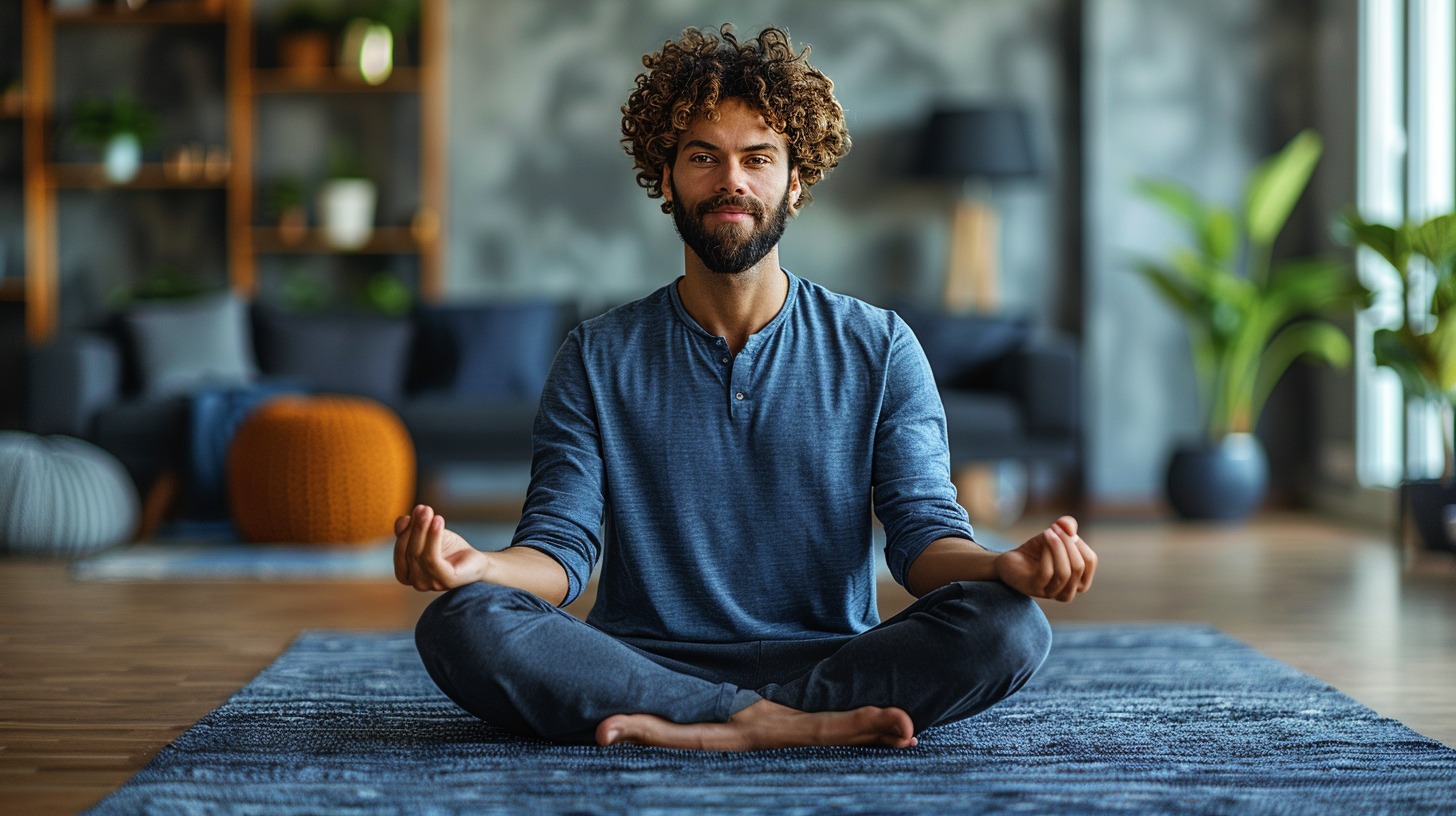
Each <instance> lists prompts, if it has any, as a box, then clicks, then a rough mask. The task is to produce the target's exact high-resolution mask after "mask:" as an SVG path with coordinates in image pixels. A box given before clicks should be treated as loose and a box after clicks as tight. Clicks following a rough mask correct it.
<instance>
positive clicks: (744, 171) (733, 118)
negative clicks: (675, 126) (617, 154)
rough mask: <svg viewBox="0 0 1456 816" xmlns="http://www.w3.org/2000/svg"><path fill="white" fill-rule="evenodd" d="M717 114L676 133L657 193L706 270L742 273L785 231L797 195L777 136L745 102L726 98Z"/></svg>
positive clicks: (793, 176)
mask: <svg viewBox="0 0 1456 816" xmlns="http://www.w3.org/2000/svg"><path fill="white" fill-rule="evenodd" d="M718 112H719V119H718V121H716V122H710V121H708V120H707V119H706V118H701V117H700V118H699V119H698V120H697V121H696V122H694V124H693V125H692V126H690V127H689V128H688V129H687V130H686V131H684V132H683V135H682V139H681V140H680V141H679V142H678V152H677V159H676V161H675V162H674V163H673V165H672V166H671V167H669V168H666V170H665V172H664V175H665V176H666V179H665V180H666V182H667V184H666V185H664V188H663V189H664V192H665V193H666V194H667V197H668V201H669V203H670V204H671V205H672V217H673V223H674V224H675V225H676V226H677V232H678V235H680V236H682V239H683V243H685V244H687V245H688V247H689V248H690V249H692V251H693V252H694V253H696V254H697V256H698V258H699V259H700V260H701V261H702V262H703V265H704V266H706V267H707V268H708V269H709V270H710V271H712V272H717V273H720V274H725V275H726V274H734V273H737V272H742V271H744V270H745V269H748V268H750V267H752V266H753V265H754V264H757V263H758V262H759V261H761V260H763V258H764V256H766V255H767V254H768V253H769V252H770V251H771V250H773V248H774V247H775V246H777V245H778V242H779V238H781V237H782V236H783V234H784V227H785V225H786V224H787V223H788V215H789V207H790V205H791V204H792V203H793V202H794V201H797V200H798V197H799V178H798V174H797V173H796V172H794V171H793V170H792V168H790V167H789V166H788V164H789V162H788V147H787V144H786V142H785V140H784V137H783V135H782V134H780V133H777V132H776V131H774V130H773V129H772V128H770V127H768V125H766V124H764V121H763V117H762V116H761V115H760V114H759V113H758V111H757V110H756V109H755V108H753V107H752V106H751V105H749V104H748V103H746V102H744V101H742V100H738V99H730V100H727V101H725V102H724V103H723V104H721V105H719V107H718Z"/></svg>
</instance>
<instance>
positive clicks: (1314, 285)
mask: <svg viewBox="0 0 1456 816" xmlns="http://www.w3.org/2000/svg"><path fill="white" fill-rule="evenodd" d="M1372 297H1373V295H1372V293H1371V292H1370V290H1368V289H1366V288H1365V287H1364V286H1363V285H1362V284H1361V283H1360V282H1359V281H1358V280H1356V279H1355V276H1354V275H1353V274H1352V273H1351V270H1350V268H1349V266H1347V265H1346V264H1345V263H1344V262H1343V261H1339V260H1335V259H1332V258H1298V259H1294V260H1289V261H1284V262H1281V263H1280V264H1278V265H1276V266H1275V267H1274V272H1273V274H1272V275H1271V276H1270V282H1269V288H1268V289H1267V290H1266V291H1265V293H1264V300H1265V302H1266V303H1268V304H1270V307H1271V308H1272V309H1274V310H1276V311H1278V312H1279V313H1280V316H1279V318H1278V319H1279V321H1280V322H1283V321H1284V320H1287V319H1289V318H1291V317H1295V316H1297V315H1298V314H1300V313H1303V312H1322V311H1325V310H1327V309H1333V308H1343V307H1351V308H1357V309H1363V308H1366V307H1368V306H1369V305H1370V301H1371V299H1372Z"/></svg>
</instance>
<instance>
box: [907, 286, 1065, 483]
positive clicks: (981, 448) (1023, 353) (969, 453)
mask: <svg viewBox="0 0 1456 816" xmlns="http://www.w3.org/2000/svg"><path fill="white" fill-rule="evenodd" d="M896 311H897V312H898V313H899V314H900V316H901V317H902V318H903V319H904V320H905V322H906V324H907V325H909V326H910V328H911V330H913V331H914V332H915V336H916V338H917V339H919V340H920V345H921V347H922V348H924V349H925V356H926V358H927V359H928V360H929V362H930V368H931V371H932V372H933V373H934V374H935V380H936V384H937V385H938V386H939V389H940V398H941V401H942V402H943V403H944V405H945V418H946V428H947V432H948V435H949V437H950V458H951V465H952V466H953V467H959V466H961V465H965V464H969V463H973V462H983V461H991V460H1017V461H1022V462H1036V463H1044V464H1048V465H1057V466H1063V467H1065V466H1071V465H1074V464H1076V463H1077V462H1079V461H1080V458H1081V437H1082V408H1081V361H1080V354H1079V350H1078V346H1077V344H1076V343H1075V342H1074V341H1073V340H1071V339H1070V338H1067V337H1061V336H1057V335H1055V334H1052V333H1049V332H1046V331H1043V330H1040V329H1038V328H1037V326H1036V321H1034V320H1032V319H1031V318H1029V317H1026V316H1007V315H984V314H959V315H957V314H946V313H944V312H941V311H939V310H937V309H933V308H926V307H922V306H917V305H915V304H900V305H898V306H897V307H896Z"/></svg>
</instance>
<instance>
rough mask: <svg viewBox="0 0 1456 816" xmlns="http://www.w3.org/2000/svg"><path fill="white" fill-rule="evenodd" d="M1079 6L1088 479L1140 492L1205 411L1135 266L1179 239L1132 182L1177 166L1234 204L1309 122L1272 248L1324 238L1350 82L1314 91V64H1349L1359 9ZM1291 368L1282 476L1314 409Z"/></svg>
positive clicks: (1343, 164)
mask: <svg viewBox="0 0 1456 816" xmlns="http://www.w3.org/2000/svg"><path fill="white" fill-rule="evenodd" d="M1341 5H1344V6H1351V5H1353V4H1352V3H1344V4H1341ZM1346 11H1347V12H1348V9H1347V10H1346ZM1086 14H1087V17H1086V21H1085V29H1084V36H1085V40H1084V42H1085V46H1084V49H1085V56H1084V66H1085V74H1084V77H1085V83H1086V84H1085V89H1086V95H1085V99H1086V108H1085V111H1086V118H1085V132H1086V142H1085V149H1086V154H1085V155H1086V168H1087V175H1086V184H1087V187H1086V201H1087V209H1086V213H1087V216H1086V217H1087V221H1086V224H1087V229H1086V245H1085V246H1086V249H1085V252H1086V254H1085V258H1086V261H1085V274H1086V280H1085V291H1086V298H1085V302H1084V308H1085V312H1084V314H1085V335H1084V347H1085V351H1086V354H1087V362H1086V369H1085V373H1086V376H1087V379H1086V389H1085V392H1084V393H1085V395H1086V406H1087V412H1086V420H1087V423H1088V428H1089V438H1088V451H1087V453H1088V463H1087V482H1086V483H1087V488H1088V492H1089V495H1090V497H1091V498H1093V499H1096V500H1100V501H1103V502H1107V503H1114V504H1115V503H1139V502H1145V501H1147V500H1148V499H1150V498H1156V497H1157V496H1158V495H1159V494H1160V493H1161V490H1162V479H1163V476H1164V472H1165V466H1166V462H1167V457H1168V456H1169V455H1170V453H1171V451H1172V449H1173V448H1174V447H1175V446H1176V445H1178V444H1180V443H1181V442H1183V441H1185V440H1196V439H1197V438H1198V436H1199V433H1200V430H1201V428H1202V424H1201V419H1200V416H1199V404H1198V401H1197V397H1196V384H1195V381H1194V376H1193V373H1192V367H1191V362H1190V359H1189V356H1188V350H1187V349H1188V343H1187V337H1186V334H1185V332H1184V329H1183V325H1182V323H1181V322H1180V321H1179V320H1178V319H1177V318H1176V317H1175V315H1174V314H1173V312H1172V311H1171V310H1170V309H1169V308H1168V307H1167V306H1166V305H1164V303H1163V302H1162V301H1161V300H1160V299H1159V298H1158V297H1156V296H1155V295H1154V294H1153V292H1152V291H1151V289H1150V288H1149V287H1148V286H1147V285H1146V284H1145V283H1144V282H1143V281H1142V280H1141V278H1139V277H1138V276H1136V275H1134V274H1133V273H1132V272H1131V267H1132V263H1133V261H1134V260H1135V259H1137V258H1139V257H1153V258H1157V257H1162V256H1164V255H1165V254H1166V253H1167V252H1168V251H1169V250H1170V249H1171V248H1172V247H1173V246H1175V245H1177V244H1179V243H1181V242H1183V241H1185V240H1186V239H1185V238H1184V237H1183V236H1182V235H1181V234H1180V233H1179V232H1178V231H1177V227H1176V225H1175V224H1174V223H1173V222H1172V221H1170V220H1169V219H1168V218H1167V217H1166V216H1164V215H1163V214H1162V213H1161V212H1160V211H1159V210H1157V209H1156V208H1155V207H1153V206H1152V205H1150V204H1147V203H1145V202H1144V201H1142V200H1141V199H1139V198H1137V197H1135V196H1134V195H1133V194H1132V191H1131V185H1132V182H1133V181H1134V180H1135V179H1137V178H1144V177H1157V178H1172V179H1177V180H1179V181H1181V182H1183V183H1185V184H1187V185H1189V186H1190V187H1192V188H1193V189H1195V190H1197V191H1199V192H1201V193H1202V194H1203V195H1205V196H1207V197H1210V198H1213V199H1217V200H1220V201H1223V202H1225V203H1228V204H1237V203H1238V202H1240V201H1241V199H1242V194H1243V185H1244V180H1245V177H1246V175H1247V173H1248V171H1249V169H1250V168H1251V167H1252V166H1253V165H1254V164H1256V163H1257V162H1258V161H1259V160H1260V159H1261V158H1263V157H1264V156H1266V155H1268V154H1269V153H1271V152H1273V151H1274V150H1276V149H1277V148H1278V147H1279V146H1281V145H1282V144H1283V143H1284V142H1285V141H1287V140H1288V139H1289V138H1290V137H1291V136H1293V135H1294V133H1296V132H1297V131H1298V130H1300V129H1301V128H1304V127H1308V126H1320V128H1321V130H1322V131H1324V135H1325V136H1326V138H1327V139H1328V141H1329V142H1330V148H1331V149H1330V151H1329V155H1327V156H1326V158H1325V161H1324V162H1323V163H1322V165H1321V167H1320V169H1319V170H1318V174H1317V177H1316V179H1315V181H1314V183H1313V184H1312V187H1311V192H1310V194H1309V196H1308V199H1307V201H1306V202H1305V203H1304V205H1302V207H1301V208H1300V210H1299V211H1297V212H1296V214H1295V217H1294V219H1293V220H1292V221H1291V224H1290V227H1289V229H1288V231H1287V233H1286V235H1285V237H1284V238H1283V239H1282V240H1281V243H1280V249H1281V250H1282V251H1287V252H1307V251H1313V250H1320V249H1323V248H1327V245H1328V241H1327V240H1326V239H1325V238H1324V235H1325V228H1324V224H1325V223H1326V222H1327V220H1328V217H1329V215H1330V214H1331V213H1332V212H1334V211H1336V210H1338V209H1339V208H1340V207H1343V206H1344V202H1346V201H1348V200H1350V198H1349V197H1350V196H1351V195H1352V189H1353V184H1352V183H1351V179H1352V178H1353V150H1352V143H1353V121H1354V120H1353V115H1354V104H1355V97H1354V91H1353V86H1352V85H1348V84H1347V85H1344V86H1343V88H1344V92H1342V93H1337V92H1334V91H1329V92H1325V93H1323V94H1321V95H1319V96H1316V93H1315V91H1316V89H1317V88H1320V87H1322V83H1319V82H1316V81H1315V79H1316V77H1315V75H1314V73H1313V71H1314V68H1315V66H1316V65H1317V64H1318V65H1319V66H1320V67H1321V68H1322V69H1323V70H1330V71H1339V72H1340V75H1342V76H1343V75H1345V74H1346V73H1350V72H1351V71H1350V70H1349V68H1348V65H1347V64H1346V63H1345V61H1346V60H1348V61H1350V62H1352V61H1353V59H1354V56H1355V52H1354V49H1353V42H1354V39H1353V37H1354V32H1353V24H1354V20H1353V16H1352V15H1351V14H1349V13H1345V14H1343V15H1341V14H1336V13H1334V12H1333V11H1330V10H1328V9H1325V8H1324V4H1319V3H1315V2H1286V1H1283V0H1228V2H1220V3H1175V2H1167V1H1166V0H1095V2H1091V3H1088V4H1087V12H1086ZM1316 32H1318V39H1317V38H1316ZM1345 45H1348V46H1350V47H1349V48H1347V49H1345V48H1342V46H1345ZM1317 48H1318V49H1319V50H1318V54H1319V60H1318V61H1317V60H1316V59H1315V54H1316V49H1317ZM1323 87H1327V88H1328V87H1329V86H1328V85H1324V86H1323ZM1336 87H1339V86H1336ZM1292 374H1293V376H1292V377H1291V378H1290V382H1289V383H1286V384H1285V387H1283V388H1281V389H1280V392H1281V393H1279V394H1277V395H1276V399H1275V400H1274V401H1273V402H1271V405H1270V410H1269V412H1268V413H1267V415H1266V417H1265V431H1266V433H1264V436H1265V439H1266V442H1267V443H1268V445H1269V448H1270V458H1271V464H1272V466H1273V471H1274V473H1273V476H1274V481H1275V485H1276V487H1281V486H1282V487H1285V488H1295V487H1297V482H1298V480H1299V479H1301V478H1302V474H1301V473H1300V471H1307V469H1308V464H1309V460H1308V456H1307V454H1308V451H1309V448H1310V447H1311V446H1312V445H1313V444H1314V442H1313V440H1312V434H1313V433H1314V430H1313V429H1314V427H1315V423H1314V422H1313V419H1314V416H1315V415H1316V414H1317V410H1316V405H1315V400H1314V399H1313V394H1312V392H1311V390H1310V386H1309V382H1310V379H1311V378H1310V376H1309V374H1308V373H1307V372H1300V371H1297V370H1296V371H1294V372H1292ZM1270 426H1274V427H1275V428H1276V429H1277V432H1275V433H1268V432H1267V431H1268V430H1269V429H1270Z"/></svg>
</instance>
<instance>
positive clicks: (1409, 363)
mask: <svg viewBox="0 0 1456 816" xmlns="http://www.w3.org/2000/svg"><path fill="white" fill-rule="evenodd" d="M1337 228H1338V229H1339V232H1340V233H1342V237H1343V238H1344V239H1345V241H1346V243H1348V244H1350V245H1352V246H1356V247H1362V246H1363V247H1369V248H1370V249H1372V250H1374V251H1375V252H1376V254H1378V255H1379V256H1380V257H1382V258H1384V259H1385V261H1386V263H1388V264H1390V266H1391V268H1392V269H1394V270H1395V273H1396V275H1397V278H1398V281H1399V284H1400V287H1399V293H1400V301H1399V302H1400V303H1401V304H1403V305H1404V307H1405V308H1404V309H1402V310H1401V313H1400V323H1399V324H1398V325H1396V326H1394V327H1391V328H1383V329H1379V330H1377V331H1376V332H1375V335H1374V337H1373V338H1372V340H1373V345H1374V350H1375V363H1376V365H1381V366H1385V367H1386V368H1389V369H1391V370H1393V371H1394V372H1395V373H1396V375H1397V376H1398V377H1399V378H1400V382H1401V386H1402V388H1403V390H1404V391H1405V394H1406V398H1407V399H1410V400H1419V401H1424V402H1427V403H1431V404H1434V405H1438V406H1440V408H1441V410H1442V412H1443V415H1444V417H1445V420H1446V421H1445V422H1444V423H1442V424H1443V436H1444V440H1443V441H1444V443H1445V444H1444V448H1445V454H1446V455H1445V468H1444V471H1443V473H1442V476H1441V478H1440V479H1408V480H1406V481H1405V482H1403V483H1402V484H1401V489H1400V496H1399V501H1400V513H1401V515H1402V516H1405V515H1407V514H1408V515H1409V517H1410V519H1411V520H1412V521H1413V522H1414V524H1415V527H1416V530H1417V532H1418V533H1419V534H1420V537H1421V539H1422V540H1423V541H1424V542H1425V544H1426V546H1427V547H1428V548H1430V549H1442V550H1449V549H1451V548H1452V538H1451V536H1450V535H1448V534H1447V531H1446V520H1445V508H1446V507H1447V506H1448V505H1452V504H1456V482H1453V473H1456V436H1453V434H1456V429H1453V425H1452V422H1453V419H1452V412H1453V410H1456V213H1446V214H1444V215H1438V216H1436V217H1434V218H1431V219H1428V220H1426V221H1423V222H1419V223H1417V222H1412V221H1405V222H1402V223H1400V224H1394V225H1389V224H1379V223H1371V222H1367V221H1365V220H1364V219H1363V218H1362V217H1361V216H1360V215H1359V214H1358V213H1350V214H1348V215H1345V216H1342V217H1341V218H1340V219H1339V221H1338V222H1337Z"/></svg>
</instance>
